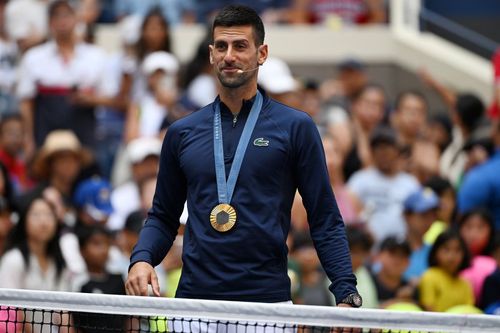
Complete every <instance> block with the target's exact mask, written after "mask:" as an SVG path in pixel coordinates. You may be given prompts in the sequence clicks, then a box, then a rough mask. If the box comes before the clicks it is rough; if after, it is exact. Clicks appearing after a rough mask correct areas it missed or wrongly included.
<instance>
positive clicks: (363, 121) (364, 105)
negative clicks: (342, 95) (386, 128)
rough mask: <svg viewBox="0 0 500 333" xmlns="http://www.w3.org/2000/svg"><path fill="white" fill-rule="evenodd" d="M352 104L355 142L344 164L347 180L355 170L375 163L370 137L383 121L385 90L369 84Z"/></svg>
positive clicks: (352, 133)
mask: <svg viewBox="0 0 500 333" xmlns="http://www.w3.org/2000/svg"><path fill="white" fill-rule="evenodd" d="M351 106H352V107H351V110H350V113H351V116H352V130H351V136H352V138H353V139H352V142H353V144H352V146H351V148H350V150H349V152H348V154H347V157H346V163H345V164H344V176H345V177H346V179H347V180H349V178H350V177H351V176H352V174H353V173H354V172H356V171H358V170H360V169H363V168H366V167H369V166H371V165H372V164H373V160H372V152H371V150H370V137H371V136H372V134H373V133H374V131H375V129H376V128H377V127H378V126H379V125H380V124H381V123H382V119H383V117H384V108H385V92H384V90H383V88H382V87H381V86H379V85H376V84H368V85H366V86H365V87H364V88H362V89H361V91H360V92H359V94H358V95H356V96H354V97H353V100H352V105H351Z"/></svg>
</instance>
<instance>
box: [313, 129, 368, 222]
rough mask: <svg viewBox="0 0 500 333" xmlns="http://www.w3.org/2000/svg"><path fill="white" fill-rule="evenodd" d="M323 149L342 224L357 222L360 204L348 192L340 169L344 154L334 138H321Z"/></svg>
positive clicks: (326, 136)
mask: <svg viewBox="0 0 500 333" xmlns="http://www.w3.org/2000/svg"><path fill="white" fill-rule="evenodd" d="M322 141H323V149H324V150H325V158H326V165H327V167H328V174H329V176H330V183H331V184H332V189H333V191H334V193H335V198H336V199H337V205H338V206H339V209H340V213H341V215H342V218H343V219H344V223H346V224H349V223H353V222H355V221H358V214H359V213H360V210H361V203H360V202H359V201H357V199H356V197H355V196H354V195H353V194H352V193H351V192H350V191H349V189H348V188H347V186H346V184H345V180H344V175H343V172H342V167H343V164H344V161H345V152H342V150H341V146H340V144H339V143H338V140H337V138H336V137H334V136H330V135H324V136H323V140H322Z"/></svg>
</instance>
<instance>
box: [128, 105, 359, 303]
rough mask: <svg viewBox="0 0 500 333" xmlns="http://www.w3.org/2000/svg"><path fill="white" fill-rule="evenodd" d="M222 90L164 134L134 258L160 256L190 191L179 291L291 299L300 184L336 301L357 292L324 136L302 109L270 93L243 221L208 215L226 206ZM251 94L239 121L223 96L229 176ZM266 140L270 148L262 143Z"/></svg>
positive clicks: (236, 198) (248, 160) (253, 150)
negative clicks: (221, 192)
mask: <svg viewBox="0 0 500 333" xmlns="http://www.w3.org/2000/svg"><path fill="white" fill-rule="evenodd" d="M215 103H219V99H218V98H217V99H216V100H215V102H214V103H212V104H209V105H208V106H206V107H204V108H203V109H201V110H200V111H197V112H195V113H193V114H191V115H189V116H187V117H185V118H183V119H181V120H178V121H177V122H175V123H174V124H173V125H172V126H171V127H170V128H169V130H168V132H167V135H166V137H165V140H164V143H163V148H162V153H161V159H160V170H159V174H158V182H157V186H156V193H155V196H154V199H153V207H152V209H151V210H150V212H149V214H148V219H147V221H146V224H145V226H144V228H143V230H142V232H141V234H140V238H139V241H138V243H137V245H136V247H135V249H134V251H133V253H132V256H131V265H132V264H134V263H135V262H138V261H146V262H148V263H151V264H152V265H157V264H159V263H160V262H161V261H162V259H163V258H164V256H165V254H166V253H167V251H168V249H169V248H170V246H171V244H172V242H173V240H174V237H175V235H176V233H177V229H178V227H179V216H180V215H181V213H182V210H183V205H184V202H185V200H186V198H187V207H188V212H189V219H188V222H187V224H186V229H185V233H184V241H183V244H184V245H183V246H184V247H183V255H182V256H183V257H182V259H183V270H182V276H181V279H180V282H179V287H178V289H177V294H176V296H177V297H182V298H204V299H223V300H236V301H255V302H281V301H287V300H290V299H291V295H290V279H289V278H288V275H287V255H288V249H287V246H286V243H285V241H286V238H287V235H288V231H289V229H290V212H291V206H292V202H293V198H294V196H295V192H296V189H297V188H298V189H299V191H300V193H301V195H302V198H303V202H304V205H305V207H306V209H307V213H308V217H309V225H310V231H311V235H312V238H313V240H314V242H315V246H316V249H317V251H318V255H319V258H320V260H321V262H322V264H323V267H324V269H325V271H326V273H327V274H328V277H329V278H330V280H331V281H332V284H331V286H330V289H331V291H332V292H333V293H334V295H335V296H336V298H337V300H341V299H343V298H344V297H345V296H347V295H348V294H350V293H352V292H355V291H356V288H355V285H356V278H355V276H354V274H353V273H352V267H351V259H350V256H349V250H348V246H347V241H346V236H345V231H344V223H343V221H342V217H341V216H340V213H339V210H338V207H337V204H336V202H335V199H334V196H333V193H332V190H331V186H330V182H329V178H328V172H327V167H326V163H325V157H324V153H323V148H322V144H321V138H320V136H319V134H318V131H317V129H316V126H315V124H314V122H313V121H312V119H311V118H310V117H309V116H308V115H307V114H306V113H304V112H301V111H298V110H295V109H292V108H290V107H287V106H285V105H283V104H280V103H278V102H276V101H274V100H272V99H270V98H268V97H266V96H265V97H264V101H263V106H262V110H261V113H260V115H259V118H258V121H257V124H256V127H255V129H254V131H253V134H252V136H251V139H250V142H249V145H248V149H247V151H246V154H245V157H244V159H243V164H242V167H241V171H240V174H239V177H238V180H237V183H236V187H235V190H234V194H233V199H232V201H231V205H232V206H233V207H234V208H235V209H236V211H237V223H236V225H235V227H234V228H233V229H232V230H230V231H228V232H226V233H220V232H218V231H216V230H214V229H213V228H212V226H211V225H210V221H209V216H210V212H211V210H212V209H213V208H214V207H215V206H216V205H217V204H218V197H217V185H216V179H215V167H214V150H213V115H214V105H215ZM251 105H252V102H251V101H247V102H245V103H244V105H243V107H242V110H241V112H240V113H239V115H238V118H237V121H236V123H234V122H233V120H234V118H233V115H232V114H231V112H230V111H229V110H228V108H227V107H225V105H224V104H222V103H221V118H222V132H223V144H224V159H225V166H226V175H228V174H229V170H230V167H231V164H232V161H233V157H234V154H235V151H236V146H237V144H238V141H239V138H240V135H241V132H242V130H243V127H244V125H245V122H246V119H247V116H248V113H249V111H250V108H251ZM258 138H262V139H263V140H266V141H268V142H269V145H268V146H258V145H254V141H255V140H256V139H258Z"/></svg>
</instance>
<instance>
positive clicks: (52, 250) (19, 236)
mask: <svg viewBox="0 0 500 333" xmlns="http://www.w3.org/2000/svg"><path fill="white" fill-rule="evenodd" d="M37 200H42V201H43V202H45V203H46V204H47V205H49V207H50V208H51V211H52V213H53V214H54V219H55V220H56V222H55V223H57V228H56V232H55V233H54V236H53V237H52V239H51V240H50V241H49V242H48V244H47V248H46V255H47V256H48V257H49V258H51V259H53V260H54V263H55V265H56V276H57V278H59V277H60V276H61V272H62V270H63V269H64V267H65V266H66V263H65V261H64V258H63V255H62V251H61V248H60V247H59V238H60V226H61V225H60V223H59V221H57V215H56V213H55V211H54V207H53V206H52V204H51V203H50V202H49V201H47V200H46V199H45V198H44V197H43V196H41V195H40V196H34V197H32V198H30V200H29V201H28V203H27V204H25V205H23V206H22V207H21V208H20V211H19V221H18V222H17V224H16V226H15V227H14V228H13V229H12V231H11V233H10V235H9V237H8V242H7V245H6V248H5V250H6V251H8V250H11V249H14V248H17V249H19V250H20V251H21V254H22V256H23V259H24V264H25V265H26V268H28V267H29V262H30V261H29V257H30V250H29V247H28V234H27V232H26V224H27V216H28V213H29V212H30V210H31V209H32V207H33V204H34V203H35V201H37Z"/></svg>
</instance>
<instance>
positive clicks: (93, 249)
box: [73, 224, 125, 333]
mask: <svg viewBox="0 0 500 333" xmlns="http://www.w3.org/2000/svg"><path fill="white" fill-rule="evenodd" d="M78 241H79V245H80V252H81V254H82V257H83V259H84V260H85V264H86V266H87V272H86V273H83V274H81V275H80V276H79V277H78V278H75V281H74V285H73V290H74V291H76V292H83V293H93V294H113V295H125V284H124V282H123V279H122V276H121V274H111V273H109V272H108V271H107V270H106V263H107V261H108V255H109V249H110V246H111V242H112V239H111V234H110V233H109V231H107V230H106V229H105V227H104V226H102V225H98V224H94V225H88V226H83V227H81V228H79V230H78ZM73 320H74V323H75V327H77V328H80V330H79V332H85V333H90V332H101V331H102V329H104V328H105V329H106V330H123V329H125V318H124V317H123V316H117V315H103V314H82V313H75V314H73Z"/></svg>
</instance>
